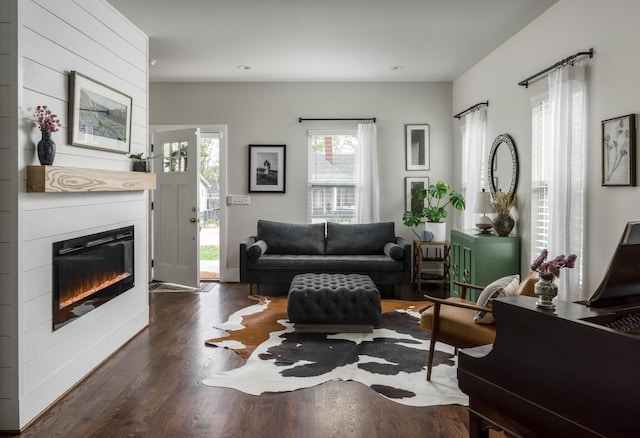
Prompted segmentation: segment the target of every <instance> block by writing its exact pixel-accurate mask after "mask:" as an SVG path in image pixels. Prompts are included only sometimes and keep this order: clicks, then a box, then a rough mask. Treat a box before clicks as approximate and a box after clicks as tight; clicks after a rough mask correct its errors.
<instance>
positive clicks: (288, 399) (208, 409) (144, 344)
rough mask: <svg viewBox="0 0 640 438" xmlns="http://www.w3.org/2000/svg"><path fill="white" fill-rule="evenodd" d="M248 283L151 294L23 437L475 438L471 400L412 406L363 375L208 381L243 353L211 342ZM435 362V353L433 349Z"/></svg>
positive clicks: (234, 363)
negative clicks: (272, 382)
mask: <svg viewBox="0 0 640 438" xmlns="http://www.w3.org/2000/svg"><path fill="white" fill-rule="evenodd" d="M250 304H252V301H250V300H249V299H248V298H247V287H246V285H239V284H219V285H216V287H215V288H214V289H213V290H212V291H210V292H208V293H161V292H159V293H151V294H150V306H151V310H150V311H151V315H150V316H151V323H150V325H149V327H148V328H146V329H145V330H143V331H142V332H141V333H139V334H138V335H137V336H136V337H135V338H134V339H132V340H131V341H130V342H129V343H128V344H126V345H125V346H124V347H123V348H122V349H120V350H119V351H117V352H116V353H115V354H114V355H113V356H112V357H111V358H109V359H108V360H107V361H106V362H105V363H104V364H103V365H102V366H100V367H99V368H98V369H96V370H95V371H94V372H93V373H92V374H91V375H89V376H88V377H87V378H86V379H85V380H84V381H82V382H81V383H80V384H79V385H78V386H76V387H75V388H74V389H72V390H71V391H70V392H69V393H68V394H67V395H65V396H64V397H63V398H61V399H60V400H59V401H58V402H57V403H56V404H54V405H53V406H52V407H51V408H50V409H49V410H47V411H46V412H45V413H44V414H42V415H41V416H40V417H39V418H38V419H37V420H35V421H34V422H33V423H32V424H31V425H30V426H29V427H28V428H26V429H25V430H24V431H23V433H22V434H20V435H18V436H20V437H47V438H52V437H109V438H112V437H254V436H255V437H368V438H374V437H466V436H468V432H467V422H468V421H467V409H466V408H465V407H462V406H437V407H427V408H416V407H407V406H403V405H400V404H397V403H394V402H392V401H389V400H387V399H385V398H383V397H381V396H380V395H378V394H377V393H375V392H374V391H372V390H371V389H369V388H368V387H366V386H364V385H362V384H360V383H355V382H329V383H326V384H323V385H320V386H317V387H314V388H309V389H303V390H299V391H294V392H289V393H280V394H272V395H262V396H259V397H256V396H251V395H246V394H244V393H241V392H238V391H236V390H232V389H224V388H212V387H208V386H205V385H203V384H202V383H201V381H202V379H203V378H204V377H206V376H207V375H209V374H211V373H212V372H217V371H223V370H227V369H232V368H235V367H238V366H240V365H242V363H243V362H244V360H243V359H242V358H240V356H238V355H236V354H235V353H233V352H232V351H229V350H226V349H222V348H215V347H206V346H205V345H204V341H205V340H206V339H209V338H212V337H215V336H217V335H219V334H220V332H219V331H217V330H216V329H213V328H212V326H213V324H214V323H216V322H220V321H225V320H226V318H227V317H228V316H229V314H231V313H233V312H234V311H236V310H238V309H240V308H242V307H245V306H247V305H250ZM425 360H426V357H425Z"/></svg>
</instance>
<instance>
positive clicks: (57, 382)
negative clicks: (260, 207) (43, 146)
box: [0, 0, 149, 430]
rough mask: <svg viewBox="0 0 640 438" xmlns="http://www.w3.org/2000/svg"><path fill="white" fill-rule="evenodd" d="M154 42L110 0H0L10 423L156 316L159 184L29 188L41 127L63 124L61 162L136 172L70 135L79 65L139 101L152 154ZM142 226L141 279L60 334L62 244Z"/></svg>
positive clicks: (1, 385) (1, 205)
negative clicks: (155, 192)
mask: <svg viewBox="0 0 640 438" xmlns="http://www.w3.org/2000/svg"><path fill="white" fill-rule="evenodd" d="M147 69H148V38H147V37H146V36H145V35H144V34H143V33H142V32H141V31H140V30H138V29H137V28H136V27H135V26H133V25H132V24H131V23H130V22H129V21H127V20H126V19H125V18H124V17H122V16H121V15H120V14H119V13H118V12H117V11H116V10H115V9H114V8H112V7H111V6H110V5H109V4H108V3H107V2H106V1H104V0H55V1H53V0H2V2H1V3H0V139H1V140H2V141H1V142H0V430H16V429H20V428H22V427H24V426H25V425H26V424H27V423H28V422H29V421H31V420H32V419H33V418H35V417H36V416H37V415H38V414H40V413H41V412H42V411H43V410H44V409H46V408H47V406H49V405H50V404H51V403H52V402H54V401H55V400H56V399H57V398H58V397H60V396H61V395H62V394H64V393H65V391H67V390H69V389H70V388H71V387H73V386H74V385H75V384H76V383H77V382H78V381H79V380H81V379H82V378H83V377H84V376H86V375H87V374H88V373H89V372H90V371H91V370H92V369H94V368H95V367H96V366H97V365H99V364H100V363H101V362H102V361H103V360H104V359H106V358H107V357H108V356H109V355H110V354H112V353H113V352H114V351H115V350H117V349H118V348H119V347H120V346H122V345H123V344H124V343H125V342H127V341H128V340H129V339H131V337H133V336H134V335H135V334H136V333H138V332H139V331H140V330H141V329H143V328H144V327H145V326H146V325H147V324H148V321H149V316H148V315H149V312H148V287H147V278H148V273H147V258H148V254H147V248H148V232H147V231H148V230H147V227H148V225H147V224H148V221H147V216H148V213H147V204H148V196H149V195H148V192H146V191H135V192H115V193H113V192H111V193H108V192H102V193H26V184H25V179H26V170H25V166H27V165H37V164H39V163H38V160H37V157H36V155H35V153H34V144H35V143H37V141H38V140H39V138H40V133H39V131H38V130H37V128H36V127H35V125H34V124H33V119H34V117H33V112H34V108H35V107H36V106H37V105H48V106H49V107H50V108H52V109H53V111H54V112H55V113H56V114H58V115H59V116H60V118H61V120H62V124H63V127H62V129H61V130H60V131H58V132H56V133H54V134H53V139H54V141H55V142H56V145H57V153H56V158H55V162H54V165H59V166H76V167H88V168H96V169H110V170H129V168H130V161H129V159H128V157H127V156H126V155H124V154H117V153H111V152H106V151H99V150H93V149H87V148H81V147H76V146H71V145H69V144H68V143H67V140H66V139H67V129H68V119H67V100H68V95H69V93H68V91H69V90H68V85H67V84H68V75H69V71H71V70H77V71H79V72H81V73H83V74H85V75H87V76H89V77H91V78H93V79H95V80H97V81H99V82H102V83H104V84H107V85H109V86H111V87H113V88H115V89H117V90H119V91H121V92H122V93H125V94H127V95H129V96H131V97H132V98H133V111H132V116H133V122H132V136H131V137H132V144H131V150H132V152H143V151H144V152H146V150H147V138H148V136H147V124H148V116H147V104H148V72H147ZM130 224H131V225H134V226H135V235H136V243H135V284H136V286H135V287H134V288H133V289H131V290H129V291H127V292H125V293H124V294H122V295H120V296H118V297H117V298H115V299H113V300H111V301H110V302H108V303H106V304H104V305H103V306H101V307H98V308H97V309H96V310H94V311H92V312H90V313H88V314H86V315H84V316H83V317H81V318H79V319H77V320H75V321H73V322H72V323H70V324H68V325H66V326H64V327H62V328H60V329H59V330H57V331H55V332H53V331H52V323H51V305H52V296H51V295H52V287H51V278H52V270H51V269H52V264H51V258H52V255H51V254H52V249H51V244H52V242H55V241H58V240H64V239H68V238H72V237H77V236H81V235H86V234H91V233H96V232H100V231H105V230H109V229H113V228H118V227H122V226H126V225H130Z"/></svg>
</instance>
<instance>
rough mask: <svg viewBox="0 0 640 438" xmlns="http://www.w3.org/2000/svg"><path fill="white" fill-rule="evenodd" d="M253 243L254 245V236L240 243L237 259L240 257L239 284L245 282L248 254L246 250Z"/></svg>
mask: <svg viewBox="0 0 640 438" xmlns="http://www.w3.org/2000/svg"><path fill="white" fill-rule="evenodd" d="M254 243H256V236H249V237H248V238H247V239H245V240H244V241H243V242H240V251H239V257H240V283H246V282H247V265H248V262H249V254H248V252H247V249H248V248H249V247H250V246H251V245H253V244H254Z"/></svg>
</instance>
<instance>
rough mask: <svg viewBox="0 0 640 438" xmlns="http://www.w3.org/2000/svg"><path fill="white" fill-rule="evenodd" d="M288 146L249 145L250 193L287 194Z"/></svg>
mask: <svg viewBox="0 0 640 438" xmlns="http://www.w3.org/2000/svg"><path fill="white" fill-rule="evenodd" d="M285 177H286V145H259V144H250V145H249V192H263V193H264V192H271V193H285Z"/></svg>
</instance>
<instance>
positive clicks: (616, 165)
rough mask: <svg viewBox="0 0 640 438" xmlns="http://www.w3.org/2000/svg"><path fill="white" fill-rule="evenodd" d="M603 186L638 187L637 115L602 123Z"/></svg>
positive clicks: (628, 115)
mask: <svg viewBox="0 0 640 438" xmlns="http://www.w3.org/2000/svg"><path fill="white" fill-rule="evenodd" d="M602 185H603V186H635V185H636V115H635V114H627V115H625V116H620V117H614V118H612V119H607V120H603V121H602Z"/></svg>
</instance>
